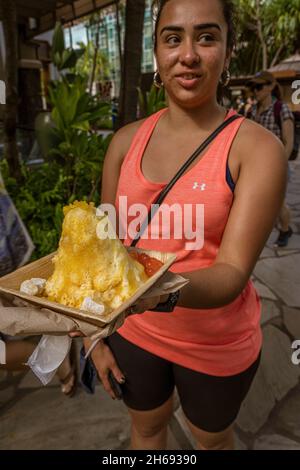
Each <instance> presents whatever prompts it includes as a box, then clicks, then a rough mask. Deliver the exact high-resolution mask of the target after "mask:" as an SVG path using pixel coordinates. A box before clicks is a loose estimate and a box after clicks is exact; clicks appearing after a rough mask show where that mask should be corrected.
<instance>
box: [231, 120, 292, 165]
mask: <svg viewBox="0 0 300 470" xmlns="http://www.w3.org/2000/svg"><path fill="white" fill-rule="evenodd" d="M234 147H235V151H236V152H237V154H238V156H239V160H240V163H241V164H243V163H248V162H249V160H252V161H255V160H256V161H257V162H259V161H261V163H262V164H264V163H265V164H266V165H268V164H269V163H270V161H271V160H276V159H278V158H279V159H281V158H282V156H284V147H283V144H282V142H281V141H280V140H279V139H278V138H277V137H276V136H275V135H274V134H273V133H272V132H271V131H269V130H268V129H266V128H264V127H263V126H261V125H260V124H258V123H256V122H253V121H251V120H250V119H245V120H244V122H243V123H242V124H241V127H240V130H239V133H238V138H237V139H236V140H235V142H234ZM261 157H263V160H261Z"/></svg>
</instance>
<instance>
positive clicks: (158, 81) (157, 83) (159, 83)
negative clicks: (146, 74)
mask: <svg viewBox="0 0 300 470" xmlns="http://www.w3.org/2000/svg"><path fill="white" fill-rule="evenodd" d="M153 83H154V86H156V88H162V87H163V86H164V84H163V82H162V81H161V78H160V75H159V71H158V70H157V71H156V72H155V74H154V77H153Z"/></svg>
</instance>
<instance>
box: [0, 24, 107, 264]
mask: <svg viewBox="0 0 300 470" xmlns="http://www.w3.org/2000/svg"><path fill="white" fill-rule="evenodd" d="M63 45H64V38H63V34H62V28H61V26H60V25H57V26H56V28H55V34H54V41H53V51H52V57H53V60H54V63H55V64H56V66H57V68H58V70H59V71H60V78H59V80H56V81H54V82H52V83H51V85H50V87H49V104H50V106H51V120H50V123H51V125H48V126H47V128H46V129H45V130H44V132H41V135H42V136H43V139H45V140H47V146H46V148H47V151H46V161H45V163H43V164H42V165H41V166H40V167H38V168H29V167H27V166H25V165H23V166H22V176H23V183H22V185H19V184H18V183H17V181H16V179H14V178H13V177H10V176H9V172H8V166H7V163H6V162H5V161H4V162H3V163H2V165H1V170H2V173H3V176H4V179H5V183H6V188H7V190H8V192H9V194H10V196H11V197H12V199H13V201H14V203H15V204H16V207H17V209H18V211H19V213H20V216H21V217H22V219H23V221H24V223H25V225H26V226H27V227H28V229H29V232H30V234H31V237H32V239H33V242H34V244H35V246H36V250H35V252H34V257H33V258H40V257H41V256H44V255H46V254H48V253H49V252H51V251H54V250H55V249H56V248H57V243H58V240H59V234H60V230H61V223H62V218H63V213H62V208H63V206H64V205H66V204H69V203H70V202H73V201H74V200H75V199H80V200H87V201H94V202H95V203H96V204H98V203H99V202H100V189H101V176H102V166H103V160H104V156H105V153H106V151H107V148H108V145H109V142H110V140H111V135H108V136H107V137H103V136H102V135H101V134H100V133H99V131H98V129H99V127H100V126H102V123H103V122H104V121H105V122H106V121H107V120H108V119H110V104H109V103H103V102H101V101H100V100H99V98H98V97H97V95H96V96H92V95H91V94H90V93H89V92H88V91H87V89H88V76H87V75H81V74H78V73H76V64H77V60H78V59H79V57H82V56H83V55H84V51H82V53H75V51H73V50H72V49H68V50H67V54H66V53H65V52H66V51H65V50H64V48H63ZM40 131H41V130H40Z"/></svg>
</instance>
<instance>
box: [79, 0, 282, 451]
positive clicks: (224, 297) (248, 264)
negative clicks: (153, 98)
mask: <svg viewBox="0 0 300 470" xmlns="http://www.w3.org/2000/svg"><path fill="white" fill-rule="evenodd" d="M156 4H157V7H158V12H157V20H156V30H155V54H156V59H157V64H158V72H159V76H158V75H157V74H156V76H155V80H156V83H157V84H159V83H161V82H163V85H164V87H165V90H166V93H167V97H168V108H167V109H165V110H162V111H160V112H159V113H156V114H155V115H153V116H151V117H150V118H148V119H146V120H141V121H138V122H135V123H132V124H130V125H128V126H125V127H124V128H123V129H121V130H120V131H118V132H117V133H116V135H115V136H114V138H113V140H112V143H111V145H110V148H109V150H108V153H107V156H106V160H105V167H104V174H103V190H102V202H103V203H111V204H115V205H116V207H117V208H118V207H119V202H118V201H119V197H120V196H127V198H128V205H131V204H133V203H136V202H139V203H144V204H146V205H147V207H149V205H150V204H151V202H153V200H154V199H155V197H156V196H157V195H158V194H159V193H160V191H161V190H162V188H163V187H164V186H165V184H166V183H167V182H169V181H170V180H171V178H172V177H173V176H174V175H175V173H176V172H177V171H178V169H179V168H180V167H181V166H182V164H183V163H184V161H185V160H186V159H187V158H188V157H189V155H190V154H191V153H192V152H193V151H194V150H195V148H197V147H198V146H199V144H200V143H201V142H202V141H204V140H205V139H206V138H207V137H208V136H209V135H210V134H211V133H212V131H214V130H215V129H216V128H217V127H218V126H219V125H220V124H221V123H222V122H223V121H224V120H225V119H227V118H229V117H230V116H231V115H233V114H234V111H232V110H231V111H230V112H229V113H227V111H226V110H225V109H224V108H223V107H222V106H221V105H220V104H218V102H217V90H218V88H219V85H220V83H223V84H224V82H225V83H226V81H227V82H228V78H229V77H228V69H229V64H230V55H231V51H232V47H233V37H234V32H233V20H232V14H233V11H232V4H231V2H230V1H227V0H202V1H201V2H199V1H198V0H166V1H160V2H156ZM159 77H160V78H159ZM270 172H271V173H272V174H271V178H270ZM226 173H227V175H226ZM285 179H286V164H285V159H284V151H283V147H282V145H281V143H280V142H279V141H278V140H277V139H276V138H275V137H274V136H273V135H272V134H271V133H270V132H268V131H267V130H265V129H263V128H262V127H261V126H259V125H258V124H256V123H254V122H251V121H248V120H245V119H244V118H241V119H238V120H236V121H234V122H232V123H231V124H230V125H229V126H228V127H227V128H226V129H225V130H224V131H223V132H222V133H221V134H220V135H219V136H218V137H217V138H216V139H215V140H214V142H213V143H212V144H211V145H210V146H209V148H208V149H207V150H206V152H205V154H204V155H200V156H199V157H198V159H197V160H196V161H195V162H194V163H193V164H192V166H191V167H190V168H189V169H188V170H187V172H186V173H185V174H184V175H183V176H182V177H181V178H180V180H179V181H178V182H177V184H176V185H175V186H174V188H173V189H172V190H171V191H170V193H169V194H168V196H167V198H166V200H165V203H166V204H169V205H172V204H174V203H177V204H180V205H183V204H186V203H188V204H194V205H195V204H196V203H202V204H204V210H205V219H204V220H205V226H204V245H203V247H202V248H201V249H200V248H198V249H193V250H187V249H186V246H185V242H186V240H185V239H184V237H183V238H182V239H180V240H178V239H175V237H173V238H172V237H171V239H170V240H157V239H152V240H151V239H149V240H144V239H142V240H140V241H139V244H138V247H141V248H152V249H156V250H161V251H173V252H176V254H177V261H176V263H175V264H174V266H172V268H171V271H173V272H177V273H182V274H183V276H184V277H186V278H188V279H189V280H190V282H189V284H188V285H187V286H186V287H185V288H183V289H182V291H181V293H180V297H179V300H178V304H177V306H176V308H175V309H174V311H173V312H172V313H158V312H153V311H149V309H150V308H153V307H155V305H154V303H157V301H156V302H151V303H150V302H147V303H146V302H140V303H139V304H138V305H136V306H135V310H134V312H133V313H142V312H144V313H143V314H141V315H131V316H129V317H128V318H127V320H126V322H125V324H124V325H123V326H122V327H121V328H120V329H119V330H118V332H117V333H115V334H114V335H112V336H111V337H110V338H108V340H107V342H106V344H104V343H101V344H99V345H98V346H97V348H96V349H95V350H94V352H93V354H92V359H93V362H94V364H95V367H96V368H97V371H98V374H99V376H100V378H101V380H102V382H103V385H104V387H105V389H106V390H107V391H108V393H110V395H111V396H112V397H113V398H114V397H115V393H114V390H113V388H112V387H111V385H110V383H111V382H109V380H108V375H109V373H110V372H112V374H113V375H114V377H115V378H116V379H117V380H118V382H119V383H120V384H122V385H121V386H122V391H123V397H124V401H125V403H126V405H127V406H128V410H129V413H130V416H131V419H132V435H131V448H133V449H163V448H165V446H166V433H167V424H168V421H169V419H170V416H171V414H172V396H173V391H174V386H176V387H177V390H178V394H179V398H180V400H181V404H182V408H183V411H184V413H185V416H186V418H187V422H188V425H189V426H190V429H191V431H192V433H193V434H194V436H195V438H196V440H197V442H198V445H199V447H200V448H202V449H232V448H233V433H232V426H233V423H234V420H235V418H236V416H237V414H238V411H239V408H240V406H241V403H242V401H243V399H244V398H245V396H246V394H247V392H248V390H249V387H250V384H251V382H252V380H253V377H254V375H255V372H256V370H257V367H258V362H259V356H260V350H261V343H262V341H261V331H260V327H259V323H260V303H259V300H258V297H257V295H256V292H255V290H254V287H253V285H252V283H251V282H250V281H249V278H250V275H251V272H252V270H253V268H254V266H255V263H256V261H257V259H258V257H259V254H260V252H261V250H262V248H263V247H264V244H265V242H266V240H267V238H268V236H269V234H270V232H271V230H272V227H273V225H274V221H275V219H276V216H277V214H278V211H279V208H280V206H281V204H282V200H283V195H284V189H285ZM262 201H263V204H262V203H261V202H262ZM160 230H161V227H160ZM130 242H131V240H130V239H126V240H125V245H129V244H130ZM165 300H166V299H160V303H161V302H164V301H165ZM89 345H90V341H89V340H88V339H85V346H86V348H88V347H89Z"/></svg>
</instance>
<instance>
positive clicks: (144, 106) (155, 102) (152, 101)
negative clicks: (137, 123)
mask: <svg viewBox="0 0 300 470" xmlns="http://www.w3.org/2000/svg"><path fill="white" fill-rule="evenodd" d="M138 96H139V107H140V110H141V111H142V114H143V115H144V116H150V115H151V114H154V113H156V112H157V111H159V110H160V109H163V108H165V107H166V106H167V103H166V99H165V90H164V88H163V87H162V88H160V89H158V88H157V87H156V86H155V85H152V86H151V89H150V91H147V92H146V95H145V96H144V94H143V92H142V90H141V89H140V88H138Z"/></svg>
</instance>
